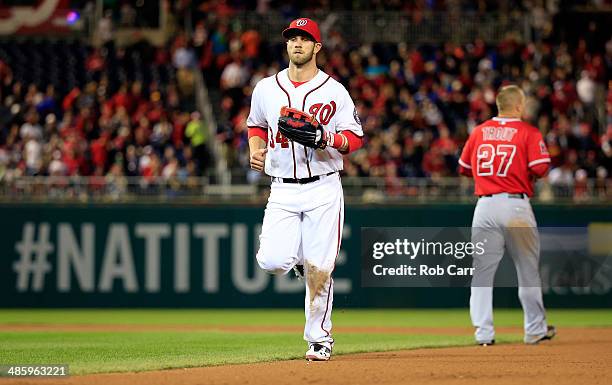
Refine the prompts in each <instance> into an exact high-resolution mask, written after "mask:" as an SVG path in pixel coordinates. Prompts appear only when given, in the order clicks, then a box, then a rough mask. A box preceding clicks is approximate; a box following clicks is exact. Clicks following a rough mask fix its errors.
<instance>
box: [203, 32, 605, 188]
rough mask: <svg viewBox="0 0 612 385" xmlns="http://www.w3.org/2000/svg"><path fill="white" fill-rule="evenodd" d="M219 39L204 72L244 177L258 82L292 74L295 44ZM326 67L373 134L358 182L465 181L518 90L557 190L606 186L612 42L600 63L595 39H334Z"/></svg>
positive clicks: (245, 35)
mask: <svg viewBox="0 0 612 385" xmlns="http://www.w3.org/2000/svg"><path fill="white" fill-rule="evenodd" d="M209 36H210V40H209V49H210V50H211V51H212V55H210V57H214V58H215V59H216V60H208V57H209V56H207V55H208V53H207V51H206V49H204V50H203V51H202V52H203V53H204V54H203V55H202V56H201V57H202V59H203V60H202V61H201V65H202V67H203V70H204V72H205V74H208V76H207V78H208V79H209V84H211V85H212V86H213V87H217V86H218V87H219V89H220V90H221V91H222V95H223V96H222V100H221V107H222V108H221V110H222V114H221V116H220V117H219V121H220V122H221V127H222V130H221V132H220V134H219V139H220V140H223V141H224V142H225V143H226V144H227V146H228V147H229V148H230V149H231V151H228V152H227V153H228V154H230V164H232V165H233V166H234V167H235V168H237V169H244V168H245V167H246V166H247V164H248V161H247V157H246V154H247V135H246V130H247V127H246V126H245V120H246V116H247V115H248V111H249V103H250V94H251V92H252V89H253V87H254V85H255V84H256V82H257V81H258V80H260V79H261V78H262V77H265V76H269V75H271V74H274V73H276V72H277V71H278V70H279V69H282V68H284V67H285V66H286V65H287V58H286V54H284V45H283V44H280V45H266V44H265V43H262V44H259V38H258V37H257V34H256V32H254V31H245V32H242V33H232V32H231V30H229V29H228V26H227V25H223V24H221V25H219V26H217V27H216V28H213V29H212V30H211V31H210V33H209ZM262 51H263V52H265V54H261V52H262ZM262 57H263V58H272V60H269V61H265V60H260V58H262ZM319 65H320V67H321V68H322V69H323V70H324V71H326V72H327V73H329V74H332V75H333V76H334V77H335V78H336V79H337V80H339V81H340V82H342V83H343V84H344V85H345V86H346V87H347V89H348V90H349V93H350V94H351V96H352V97H353V98H354V100H355V102H356V106H357V110H358V113H359V116H360V117H361V121H362V123H363V127H364V131H365V134H366V144H365V146H364V148H363V149H362V150H361V151H358V152H356V153H355V154H352V155H351V156H350V157H349V158H348V159H347V161H346V162H345V172H346V174H348V175H354V176H382V177H388V178H398V177H439V176H454V175H457V173H456V165H457V157H458V155H459V151H460V148H461V146H462V144H463V142H464V141H465V140H466V138H467V136H468V134H469V132H470V130H471V128H472V127H474V126H475V125H476V124H478V123H480V122H483V121H484V120H486V119H488V118H490V117H491V116H494V115H495V113H496V109H495V92H496V89H497V88H498V87H499V86H501V85H503V84H506V83H510V82H512V83H517V84H519V85H521V87H522V88H523V89H524V90H525V91H526V93H527V95H528V104H527V105H528V110H527V119H528V120H529V121H530V122H531V123H532V124H534V125H536V126H537V127H539V128H540V130H541V131H542V132H543V134H544V136H545V139H546V143H547V145H548V148H549V150H550V152H551V155H552V158H553V162H552V167H553V168H554V169H553V170H552V171H551V174H550V177H549V178H550V180H551V182H552V183H553V184H555V183H561V184H571V183H573V180H574V179H583V178H584V177H589V178H600V179H606V178H608V176H609V175H610V171H612V168H611V167H612V149H611V144H612V141H611V140H612V91H611V90H610V89H609V87H608V84H607V82H608V73H609V71H610V70H611V65H612V40H609V41H608V43H607V45H606V50H605V51H601V52H597V51H592V50H591V49H590V48H589V44H588V42H587V41H586V40H585V39H581V40H579V41H578V43H577V45H576V46H575V47H573V46H569V45H568V44H567V43H563V42H562V43H551V42H542V41H541V42H537V43H533V42H530V43H523V42H520V41H519V40H518V39H516V38H515V37H513V36H508V38H507V39H505V40H503V41H501V42H500V43H499V44H497V45H487V44H485V42H484V41H482V40H476V41H474V42H472V43H469V44H464V45H458V44H454V43H445V44H442V45H420V46H412V45H409V44H405V43H400V44H397V45H393V44H374V45H360V46H351V45H349V44H347V43H346V42H345V41H344V39H343V38H342V36H340V35H338V34H333V35H332V36H329V37H328V39H327V40H326V41H325V43H324V50H323V54H320V55H319ZM216 79H220V81H219V83H218V85H217V84H216V83H215V80H216ZM603 100H605V101H606V102H605V103H598V101H603Z"/></svg>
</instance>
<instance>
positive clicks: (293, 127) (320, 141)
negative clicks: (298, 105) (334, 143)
mask: <svg viewBox="0 0 612 385" xmlns="http://www.w3.org/2000/svg"><path fill="white" fill-rule="evenodd" d="M278 130H279V131H280V133H281V134H283V135H284V136H285V138H287V139H289V140H293V141H294V142H297V143H299V144H301V145H304V146H306V147H310V148H325V146H326V145H327V141H326V140H325V138H326V135H325V130H323V127H322V126H321V124H320V123H319V122H318V121H317V119H315V118H314V117H312V116H310V115H308V114H307V113H305V112H302V111H300V110H296V109H295V108H289V107H283V108H281V112H280V117H279V118H278Z"/></svg>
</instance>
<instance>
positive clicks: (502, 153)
mask: <svg viewBox="0 0 612 385" xmlns="http://www.w3.org/2000/svg"><path fill="white" fill-rule="evenodd" d="M515 154H516V146H515V145H514V144H498V145H497V146H494V145H492V144H489V143H484V144H481V145H480V146H478V150H477V151H476V175H478V176H490V175H493V174H494V173H495V170H494V168H495V166H494V163H495V158H496V157H500V158H501V159H500V161H499V167H498V168H497V172H496V173H495V174H496V175H497V176H506V175H507V174H508V169H509V168H510V165H511V164H512V160H513V159H514V155H515Z"/></svg>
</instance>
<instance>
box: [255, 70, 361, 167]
mask: <svg viewBox="0 0 612 385" xmlns="http://www.w3.org/2000/svg"><path fill="white" fill-rule="evenodd" d="M283 106H288V107H291V108H296V109H298V110H301V111H304V112H306V113H307V114H309V115H311V116H314V117H315V118H316V119H317V121H318V122H319V123H321V124H322V125H323V128H324V129H325V130H326V131H327V132H330V133H339V132H341V131H346V130H348V131H352V132H353V133H355V134H356V135H357V136H363V131H362V129H361V122H360V121H359V116H358V115H357V110H356V109H355V104H354V103H353V100H352V99H351V97H350V95H349V93H348V91H347V90H346V89H345V88H344V87H343V86H342V84H340V83H338V82H337V81H336V80H335V79H333V78H332V77H331V76H329V75H328V74H326V73H325V72H323V71H321V70H319V72H318V73H317V75H316V76H315V77H314V78H313V79H311V80H310V81H308V82H306V83H304V84H302V85H300V86H298V87H295V86H294V85H293V84H292V83H291V80H289V70H288V69H284V70H283V71H280V72H279V73H277V74H276V75H274V76H270V77H267V78H264V79H262V80H260V81H259V82H258V83H257V85H256V86H255V89H254V90H253V95H252V98H251V112H250V113H249V117H248V119H247V125H248V126H249V127H260V128H263V129H264V130H267V132H268V144H267V147H268V153H267V155H266V162H265V172H266V174H267V175H270V176H273V177H280V178H310V177H313V176H316V175H323V174H327V173H329V172H333V171H340V170H342V168H343V162H342V154H340V153H339V152H338V150H336V149H334V148H329V147H328V148H325V149H323V150H315V149H312V148H308V147H305V146H302V145H301V144H299V143H294V142H293V141H289V140H288V139H287V138H285V137H283V136H282V134H281V133H280V132H279V131H278V126H277V124H278V118H279V117H280V110H281V108H282V107H283Z"/></svg>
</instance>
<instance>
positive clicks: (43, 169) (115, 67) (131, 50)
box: [0, 37, 211, 180]
mask: <svg viewBox="0 0 612 385" xmlns="http://www.w3.org/2000/svg"><path fill="white" fill-rule="evenodd" d="M51 44H52V43H50V42H45V43H42V47H41V46H40V45H31V44H29V43H25V44H19V43H4V44H0V102H1V105H0V179H9V180H10V179H13V178H16V177H19V176H37V175H49V176H76V175H82V176H98V177H109V178H118V177H123V176H143V177H145V178H155V177H160V176H161V177H163V178H165V179H171V178H186V177H189V176H198V175H202V174H204V173H206V170H207V169H208V167H209V165H210V163H211V156H210V151H209V150H208V147H207V140H208V139H209V138H208V137H209V136H210V135H209V131H208V129H207V127H206V125H205V123H204V122H203V120H202V118H201V117H200V114H199V113H198V112H193V111H194V109H195V105H194V103H193V99H194V98H193V92H194V89H193V73H192V72H190V71H189V70H188V69H185V68H184V67H183V64H182V59H181V58H182V56H184V52H183V51H184V50H183V49H182V47H184V45H185V41H184V39H181V38H180V37H179V38H177V39H175V40H174V42H173V44H172V46H171V47H169V48H165V47H164V48H161V49H155V48H153V47H151V46H150V45H148V44H145V43H138V44H136V45H133V46H130V47H126V48H115V47H114V44H113V43H112V42H108V43H107V44H106V45H105V46H103V47H101V48H93V47H86V46H81V45H80V43H75V45H71V46H70V47H67V46H66V44H64V43H57V44H58V45H55V46H53V45H51ZM53 44H55V43H53ZM50 45H51V46H50ZM62 51H68V56H69V57H70V58H69V59H67V58H64V57H61V56H60V55H59V54H58V52H62ZM58 56H59V58H58ZM64 59H66V60H69V61H71V62H72V63H70V65H67V63H66V62H64V61H63V60H64ZM8 63H13V64H14V66H11V65H9V64H8ZM41 63H48V64H47V68H46V70H44V71H41V70H40V69H39V68H32V67H37V66H38V65H40V64H41ZM62 66H63V68H62ZM81 74H83V77H82V78H80V76H81Z"/></svg>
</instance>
